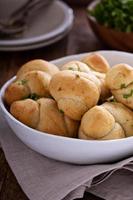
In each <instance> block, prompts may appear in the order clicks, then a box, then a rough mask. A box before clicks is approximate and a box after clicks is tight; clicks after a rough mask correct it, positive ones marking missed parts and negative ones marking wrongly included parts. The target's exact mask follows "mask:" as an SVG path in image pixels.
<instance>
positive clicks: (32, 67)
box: [17, 59, 59, 79]
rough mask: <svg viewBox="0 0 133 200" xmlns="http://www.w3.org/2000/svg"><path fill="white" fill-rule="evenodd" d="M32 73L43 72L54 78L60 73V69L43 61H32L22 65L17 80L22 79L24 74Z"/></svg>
mask: <svg viewBox="0 0 133 200" xmlns="http://www.w3.org/2000/svg"><path fill="white" fill-rule="evenodd" d="M30 71H43V72H46V73H48V74H49V75H51V76H53V75H54V74H55V73H57V72H58V71H59V69H58V68H57V67H56V66H55V65H54V64H52V63H50V62H47V61H45V60H42V59H36V60H31V61H29V62H27V63H25V64H24V65H22V67H21V68H20V69H19V71H18V72H17V78H18V79H20V78H21V77H22V76H23V74H25V73H27V72H30Z"/></svg>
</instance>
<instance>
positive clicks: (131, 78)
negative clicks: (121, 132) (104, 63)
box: [106, 64, 133, 109]
mask: <svg viewBox="0 0 133 200" xmlns="http://www.w3.org/2000/svg"><path fill="white" fill-rule="evenodd" d="M106 84H107V86H108V88H109V89H110V90H111V93H112V94H113V96H114V97H115V99H116V100H117V101H118V102H121V103H123V104H125V105H126V106H128V107H129V108H131V109H133V68H132V67H131V66H129V65H127V64H118V65H115V66H113V67H112V69H110V70H109V71H108V73H107V74H106Z"/></svg>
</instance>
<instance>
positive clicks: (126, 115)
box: [102, 102, 133, 137]
mask: <svg viewBox="0 0 133 200" xmlns="http://www.w3.org/2000/svg"><path fill="white" fill-rule="evenodd" d="M102 106H103V107H104V108H105V109H106V110H108V111H109V112H110V113H111V114H112V115H113V116H114V118H115V121H116V122H117V123H119V124H120V125H121V127H122V128H123V130H124V131H125V135H126V136H127V137H128V136H132V135H133V112H132V111H131V110H130V109H128V108H127V107H126V106H124V105H123V104H121V103H115V102H114V103H109V102H106V103H104V104H103V105H102Z"/></svg>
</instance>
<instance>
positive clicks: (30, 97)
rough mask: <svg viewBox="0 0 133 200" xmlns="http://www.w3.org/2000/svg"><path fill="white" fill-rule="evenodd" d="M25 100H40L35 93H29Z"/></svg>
mask: <svg viewBox="0 0 133 200" xmlns="http://www.w3.org/2000/svg"><path fill="white" fill-rule="evenodd" d="M27 98H29V99H33V100H35V101H36V100H38V99H39V98H40V96H39V95H38V94H36V93H31V94H30V95H29V96H28V97H27Z"/></svg>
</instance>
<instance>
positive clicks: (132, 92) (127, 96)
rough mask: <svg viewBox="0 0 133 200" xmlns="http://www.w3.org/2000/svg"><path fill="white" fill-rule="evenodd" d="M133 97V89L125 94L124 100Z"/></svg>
mask: <svg viewBox="0 0 133 200" xmlns="http://www.w3.org/2000/svg"><path fill="white" fill-rule="evenodd" d="M132 96H133V89H132V90H131V91H130V93H127V94H123V98H124V99H128V98H129V97H132Z"/></svg>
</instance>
